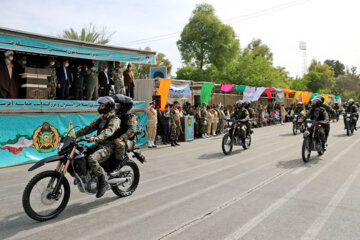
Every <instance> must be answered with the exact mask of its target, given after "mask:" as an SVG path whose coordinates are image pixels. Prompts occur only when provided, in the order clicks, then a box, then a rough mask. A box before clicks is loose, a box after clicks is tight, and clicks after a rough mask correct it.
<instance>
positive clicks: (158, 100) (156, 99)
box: [153, 95, 161, 108]
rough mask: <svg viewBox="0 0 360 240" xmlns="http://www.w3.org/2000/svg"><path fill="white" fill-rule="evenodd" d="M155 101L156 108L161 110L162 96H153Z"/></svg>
mask: <svg viewBox="0 0 360 240" xmlns="http://www.w3.org/2000/svg"><path fill="white" fill-rule="evenodd" d="M153 101H154V102H155V108H161V96H160V95H155V96H153Z"/></svg>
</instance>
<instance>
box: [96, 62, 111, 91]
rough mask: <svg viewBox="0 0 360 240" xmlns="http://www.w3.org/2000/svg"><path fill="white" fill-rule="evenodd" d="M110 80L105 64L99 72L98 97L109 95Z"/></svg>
mask: <svg viewBox="0 0 360 240" xmlns="http://www.w3.org/2000/svg"><path fill="white" fill-rule="evenodd" d="M110 88H111V82H110V78H109V75H108V73H107V66H102V67H101V71H100V72H99V94H100V97H103V96H109V90H110Z"/></svg>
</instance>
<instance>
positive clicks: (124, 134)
mask: <svg viewBox="0 0 360 240" xmlns="http://www.w3.org/2000/svg"><path fill="white" fill-rule="evenodd" d="M112 98H113V99H114V101H115V103H116V114H117V116H118V118H119V119H120V121H121V125H120V129H118V130H117V131H116V132H115V134H114V135H113V136H112V137H111V138H113V139H114V143H115V159H116V160H117V161H118V167H117V169H115V170H114V172H112V173H111V174H115V173H116V172H118V171H119V170H120V168H121V167H122V163H123V160H124V156H125V152H126V151H131V150H133V149H134V147H135V145H136V139H135V133H136V128H137V116H136V114H134V113H132V112H131V111H130V110H131V108H132V107H133V105H134V103H133V100H132V99H131V98H130V97H127V96H124V95H121V94H116V95H114V96H112Z"/></svg>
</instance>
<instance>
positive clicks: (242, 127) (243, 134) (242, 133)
mask: <svg viewBox="0 0 360 240" xmlns="http://www.w3.org/2000/svg"><path fill="white" fill-rule="evenodd" d="M247 129H248V128H247V126H246V124H241V125H240V136H241V138H243V139H245V138H246V132H247Z"/></svg>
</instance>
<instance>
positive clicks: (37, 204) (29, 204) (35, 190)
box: [22, 171, 70, 222]
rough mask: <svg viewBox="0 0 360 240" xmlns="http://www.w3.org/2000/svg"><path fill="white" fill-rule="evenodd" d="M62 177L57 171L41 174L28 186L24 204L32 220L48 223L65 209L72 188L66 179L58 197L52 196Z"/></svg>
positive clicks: (24, 195)
mask: <svg viewBox="0 0 360 240" xmlns="http://www.w3.org/2000/svg"><path fill="white" fill-rule="evenodd" d="M60 176H61V174H60V173H59V172H56V171H45V172H41V173H39V174H37V175H35V176H34V177H33V178H32V179H31V180H30V182H29V183H28V184H27V185H26V187H25V190H24V193H23V196H22V204H23V208H24V210H25V213H26V214H27V215H28V216H29V217H30V218H32V219H34V220H36V221H39V222H42V221H47V220H50V219H53V218H55V217H56V216H57V215H59V214H60V213H61V212H62V211H63V210H64V209H65V207H66V205H67V203H68V202H69V198H70V186H69V182H68V181H67V179H66V178H65V177H64V178H63V180H62V183H61V185H60V189H59V193H58V194H57V196H56V197H52V196H50V195H51V192H52V190H53V189H54V188H55V186H56V185H57V183H58V181H59V179H60Z"/></svg>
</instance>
